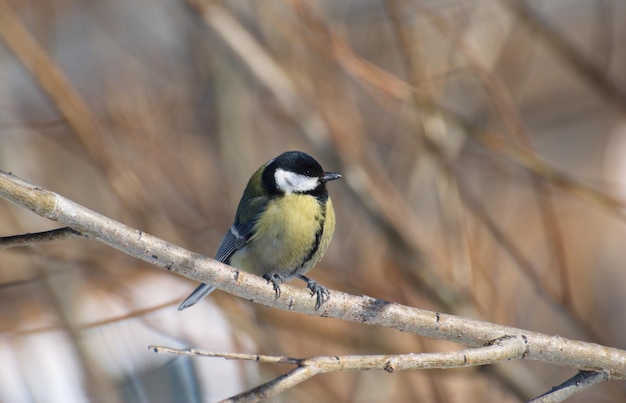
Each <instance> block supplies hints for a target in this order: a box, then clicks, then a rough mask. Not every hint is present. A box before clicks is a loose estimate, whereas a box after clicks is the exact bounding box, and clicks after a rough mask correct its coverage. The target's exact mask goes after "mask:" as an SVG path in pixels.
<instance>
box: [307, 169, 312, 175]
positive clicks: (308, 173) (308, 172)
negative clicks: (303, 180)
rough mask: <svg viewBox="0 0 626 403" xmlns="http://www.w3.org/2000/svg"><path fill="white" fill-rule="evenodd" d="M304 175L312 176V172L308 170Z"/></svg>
mask: <svg viewBox="0 0 626 403" xmlns="http://www.w3.org/2000/svg"><path fill="white" fill-rule="evenodd" d="M305 174H306V176H313V171H311V170H310V169H307V170H306V172H305Z"/></svg>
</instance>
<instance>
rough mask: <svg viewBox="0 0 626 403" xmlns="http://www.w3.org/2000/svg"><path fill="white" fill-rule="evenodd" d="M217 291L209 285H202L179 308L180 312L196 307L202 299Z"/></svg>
mask: <svg viewBox="0 0 626 403" xmlns="http://www.w3.org/2000/svg"><path fill="white" fill-rule="evenodd" d="M213 290H215V287H213V286H211V285H207V284H204V283H202V284H200V285H199V286H198V288H196V289H195V290H193V292H192V293H191V294H190V295H189V296H188V297H187V298H186V299H185V300H184V301H183V302H181V303H180V305H179V306H178V310H179V311H182V310H183V309H186V308H189V307H190V306H193V305H195V304H196V303H197V302H198V301H200V300H201V299H202V298H204V297H206V296H207V295H209V294H210V293H211V291H213Z"/></svg>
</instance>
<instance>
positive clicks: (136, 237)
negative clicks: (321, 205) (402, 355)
mask: <svg viewBox="0 0 626 403" xmlns="http://www.w3.org/2000/svg"><path fill="white" fill-rule="evenodd" d="M0 196H2V197H4V198H6V199H8V200H10V201H12V202H14V203H16V204H18V205H20V206H23V207H25V208H28V209H30V210H31V211H34V212H35V213H37V214H39V215H41V216H42V217H46V218H48V219H50V220H54V221H58V222H60V223H62V224H63V225H67V226H68V227H70V228H71V229H72V230H74V231H77V232H79V233H80V234H82V235H83V236H85V237H87V238H90V239H94V240H98V241H100V242H103V243H105V244H107V245H109V246H111V247H113V248H115V249H118V250H120V251H122V252H124V253H126V254H128V255H130V256H133V257H136V258H138V259H141V260H144V261H146V262H148V263H152V264H154V265H156V266H160V267H163V268H166V269H167V270H169V271H171V272H173V273H176V274H179V275H182V276H185V277H188V278H192V279H195V280H197V281H201V282H206V283H209V284H212V285H214V286H216V287H217V288H219V289H221V290H224V291H226V292H228V293H230V294H233V295H236V296H238V297H241V298H245V299H248V300H250V301H253V302H256V303H259V304H263V305H266V306H271V307H274V308H278V309H282V310H288V311H294V312H299V313H303V314H308V315H317V316H321V317H327V318H335V319H342V320H348V321H352V322H358V323H363V324H368V325H375V326H382V327H388V328H392V329H397V330H400V331H403V332H410V333H413V334H418V335H421V336H425V337H431V338H436V339H444V340H449V341H453V342H456V343H462V344H466V345H469V346H474V347H481V346H484V345H486V344H488V343H490V342H493V341H495V340H498V339H501V338H503V337H511V336H515V337H522V338H524V339H525V340H526V343H527V344H526V350H525V353H524V354H523V358H526V359H531V360H536V361H542V362H547V363H551V364H557V365H563V366H569V367H571V368H576V369H580V370H586V371H605V372H606V374H607V379H626V351H624V350H618V349H615V348H610V347H605V346H601V345H598V344H594V343H585V342H582V341H576V340H569V339H565V338H562V337H559V336H549V335H545V334H541V333H536V332H531V331H527V330H523V329H517V328H513V327H507V326H501V325H497V324H493V323H489V322H484V321H479V320H473V319H467V318H463V317H459V316H455V315H447V314H443V313H439V312H432V311H426V310H422V309H417V308H412V307H408V306H404V305H400V304H396V303H393V302H388V301H383V300H380V299H376V298H372V297H368V296H355V295H349V294H345V293H342V292H339V291H334V290H333V291H332V292H331V298H330V300H329V301H328V302H327V303H325V304H324V305H323V306H322V308H321V309H319V310H318V311H316V310H315V301H314V300H313V299H311V296H310V294H309V293H308V291H307V290H304V289H298V288H294V287H290V286H288V285H284V286H283V288H282V293H281V297H280V298H278V299H277V298H276V297H275V294H274V291H273V289H272V287H270V286H268V285H267V283H266V281H265V280H263V279H262V278H260V277H257V276H254V275H252V274H248V273H245V272H240V271H239V270H237V269H234V268H232V267H230V266H227V265H225V264H223V263H220V262H218V261H216V260H213V259H210V258H207V257H204V256H201V255H199V254H197V253H193V252H190V251H188V250H186V249H183V248H181V247H178V246H176V245H173V244H171V243H169V242H166V241H163V240H161V239H159V238H156V237H154V236H152V235H150V234H147V233H144V232H142V231H139V230H136V229H134V228H131V227H128V226H126V225H124V224H121V223H119V222H117V221H114V220H112V219H110V218H107V217H105V216H102V215H100V214H98V213H96V212H94V211H92V210H89V209H87V208H85V207H83V206H81V205H79V204H77V203H74V202H72V201H71V200H68V199H66V198H64V197H62V196H60V195H58V194H55V193H53V192H51V191H48V190H45V189H42V188H39V187H37V186H34V185H31V184H29V183H27V182H25V181H23V180H21V179H19V178H17V177H15V176H13V175H12V174H9V173H5V172H3V171H0Z"/></svg>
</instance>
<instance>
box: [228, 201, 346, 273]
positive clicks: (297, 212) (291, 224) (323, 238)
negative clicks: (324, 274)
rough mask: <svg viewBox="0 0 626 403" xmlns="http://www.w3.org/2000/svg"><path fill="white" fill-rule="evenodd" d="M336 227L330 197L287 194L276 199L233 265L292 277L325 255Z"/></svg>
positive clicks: (259, 221)
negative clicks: (320, 199) (322, 200)
mask: <svg viewBox="0 0 626 403" xmlns="http://www.w3.org/2000/svg"><path fill="white" fill-rule="evenodd" d="M334 230H335V212H334V209H333V205H332V202H331V200H330V198H329V199H328V200H327V202H326V203H325V204H322V203H320V202H319V201H318V200H317V199H316V198H315V197H313V196H310V195H303V194H287V195H285V196H283V197H281V198H278V199H275V200H272V201H270V202H269V203H268V205H267V210H266V211H265V213H264V214H263V215H262V216H261V218H260V219H259V220H258V221H257V223H256V225H255V228H254V232H255V235H254V237H253V238H252V239H251V241H250V242H249V243H248V245H247V246H246V247H244V248H243V249H241V250H240V251H238V252H236V253H235V254H234V255H233V256H232V258H231V264H232V265H233V266H235V267H238V268H241V269H243V270H246V271H249V272H252V273H255V274H257V275H261V276H262V275H264V274H274V273H276V274H279V275H281V277H283V279H284V280H288V279H289V278H291V277H293V276H294V275H296V274H304V273H306V272H307V271H308V270H310V269H311V268H312V267H313V266H314V265H315V264H316V263H317V262H318V261H319V260H320V259H321V258H322V256H323V255H324V252H325V251H326V249H327V247H328V245H329V243H330V239H331V238H332V234H333V232H334Z"/></svg>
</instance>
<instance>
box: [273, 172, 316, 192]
mask: <svg viewBox="0 0 626 403" xmlns="http://www.w3.org/2000/svg"><path fill="white" fill-rule="evenodd" d="M274 179H275V180H276V186H278V188H279V189H280V190H282V191H283V192H285V193H304V192H310V191H311V190H313V189H315V188H316V187H317V186H318V185H319V178H312V177H310V176H306V175H300V174H297V173H295V172H289V171H285V170H283V169H280V168H278V169H277V170H276V172H274Z"/></svg>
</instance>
